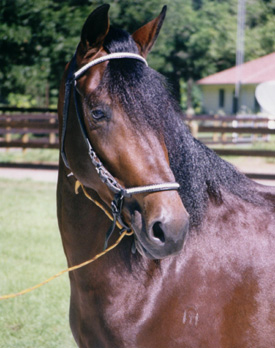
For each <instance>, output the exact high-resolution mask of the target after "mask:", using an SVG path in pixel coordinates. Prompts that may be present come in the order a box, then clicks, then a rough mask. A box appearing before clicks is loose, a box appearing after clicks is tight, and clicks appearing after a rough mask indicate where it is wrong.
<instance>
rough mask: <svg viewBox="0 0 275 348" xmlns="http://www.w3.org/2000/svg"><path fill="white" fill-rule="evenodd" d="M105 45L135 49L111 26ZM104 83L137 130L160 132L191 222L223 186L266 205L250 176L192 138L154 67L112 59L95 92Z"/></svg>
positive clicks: (195, 221)
mask: <svg viewBox="0 0 275 348" xmlns="http://www.w3.org/2000/svg"><path fill="white" fill-rule="evenodd" d="M104 48H105V49H106V51H107V52H109V53H113V52H133V53H138V48H137V45H136V43H135V42H134V40H133V39H132V37H131V35H129V34H128V33H127V32H125V31H124V30H121V29H115V28H113V27H110V31H109V33H108V35H107V37H106V38H105V42H104ZM103 88H104V89H105V88H107V90H108V92H109V95H110V97H111V99H112V102H114V103H119V104H120V105H122V106H123V108H124V110H125V111H126V112H127V113H128V114H129V115H131V122H134V124H135V123H136V125H138V127H136V129H137V132H140V133H141V132H142V130H144V127H150V129H152V130H153V131H155V132H159V133H161V134H162V135H163V136H164V138H165V142H166V146H167V149H168V154H169V160H170V166H171V169H172V171H173V173H174V175H175V178H176V181H177V182H178V183H179V184H180V190H179V193H180V196H181V199H182V201H183V204H184V206H185V208H186V210H187V211H188V213H189V214H190V222H191V225H192V226H198V225H199V224H200V223H201V222H202V219H203V216H204V213H205V211H206V208H207V206H208V202H209V200H210V199H211V200H212V201H214V202H215V203H216V204H222V203H223V193H222V192H229V193H232V194H233V195H235V196H237V197H239V198H241V199H242V200H244V201H246V202H250V203H253V204H257V205H266V206H270V201H268V200H267V199H266V197H265V196H264V195H263V194H261V193H260V192H259V191H257V190H256V189H255V187H256V186H255V185H254V183H253V182H252V181H251V180H250V179H248V178H247V177H246V176H245V175H244V174H242V173H240V172H239V171H238V170H237V169H236V168H235V167H234V166H232V165H231V164H229V163H228V162H226V161H224V160H222V159H221V158H220V157H219V156H217V155H216V154H215V153H214V152H213V151H212V150H211V149H209V148H207V147H206V146H205V145H203V144H202V143H201V142H200V141H198V140H196V139H194V138H193V136H192V135H191V134H190V132H189V130H188V128H187V126H186V125H185V124H184V122H183V120H182V114H181V110H180V108H179V106H178V103H177V102H176V101H175V98H174V97H173V96H172V93H171V89H170V86H169V85H168V84H167V82H166V80H165V79H164V77H163V76H161V75H160V74H158V73H157V72H156V71H154V70H153V69H151V68H147V67H146V66H145V65H144V64H143V63H142V62H139V61H135V60H132V59H131V60H130V59H129V60H124V59H121V60H112V61H110V62H109V64H108V67H107V69H106V71H105V73H104V76H103V79H102V82H101V85H100V86H99V87H98V92H99V93H100V90H101V89H103Z"/></svg>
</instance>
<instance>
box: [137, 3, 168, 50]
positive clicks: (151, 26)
mask: <svg viewBox="0 0 275 348" xmlns="http://www.w3.org/2000/svg"><path fill="white" fill-rule="evenodd" d="M166 10H167V6H163V8H162V11H161V13H160V15H159V16H158V17H157V18H155V19H153V20H152V21H151V22H149V23H147V24H145V25H144V26H143V27H141V28H139V29H138V30H137V31H135V32H134V33H133V34H132V37H133V39H134V40H135V42H136V43H137V45H138V47H139V51H140V54H141V55H142V56H143V57H146V56H147V54H148V53H149V51H150V50H151V48H152V47H153V45H154V43H155V41H156V39H157V37H158V34H159V32H160V29H161V27H162V24H163V21H164V18H165V15H166Z"/></svg>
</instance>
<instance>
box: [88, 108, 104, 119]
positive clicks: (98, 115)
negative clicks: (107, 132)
mask: <svg viewBox="0 0 275 348" xmlns="http://www.w3.org/2000/svg"><path fill="white" fill-rule="evenodd" d="M91 116H92V118H93V119H95V120H100V119H101V118H104V117H105V113H104V112H103V111H102V110H100V109H95V110H91Z"/></svg>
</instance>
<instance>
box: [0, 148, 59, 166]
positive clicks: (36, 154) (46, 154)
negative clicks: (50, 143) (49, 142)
mask: <svg viewBox="0 0 275 348" xmlns="http://www.w3.org/2000/svg"><path fill="white" fill-rule="evenodd" d="M58 156H59V151H58V150H53V149H26V150H24V151H23V150H21V149H8V150H5V149H3V150H1V152H0V162H7V163H14V162H16V163H29V162H30V163H57V162H58Z"/></svg>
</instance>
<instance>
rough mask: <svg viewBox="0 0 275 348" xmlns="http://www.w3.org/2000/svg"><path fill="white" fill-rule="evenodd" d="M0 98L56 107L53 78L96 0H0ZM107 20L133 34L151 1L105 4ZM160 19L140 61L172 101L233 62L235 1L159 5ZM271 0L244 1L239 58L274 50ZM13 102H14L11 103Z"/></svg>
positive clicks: (155, 1) (155, 4)
mask: <svg viewBox="0 0 275 348" xmlns="http://www.w3.org/2000/svg"><path fill="white" fill-rule="evenodd" d="M0 1H1V6H0V66H1V71H0V86H1V89H0V99H2V101H4V100H5V101H7V100H11V96H13V97H16V96H18V95H19V96H21V95H24V96H25V99H27V100H28V101H29V104H31V103H34V104H37V105H40V106H42V105H46V104H47V99H48V98H47V95H48V94H49V97H50V102H51V104H54V103H56V100H57V95H58V88H59V81H60V78H61V76H62V73H63V70H64V66H65V64H66V62H67V61H69V60H70V58H71V56H72V54H73V52H74V50H75V48H76V46H77V43H78V41H79V37H80V30H81V27H82V25H83V23H84V21H85V19H86V17H87V16H88V14H89V13H90V12H91V10H93V9H94V8H96V7H97V6H99V5H101V4H103V3H104V2H105V1H103V0H58V1H57V0H36V1H31V0H0ZM109 3H110V4H111V10H110V17H111V23H112V24H113V25H115V26H118V27H122V28H124V29H126V30H127V31H129V32H130V33H132V32H134V31H135V30H136V29H138V28H139V27H140V26H141V25H143V24H145V23H146V22H148V21H150V20H151V19H153V18H154V17H156V16H157V15H158V14H159V13H160V11H161V7H162V5H160V4H159V0H133V1H128V0H119V1H118V0H110V1H109ZM165 3H166V4H167V5H168V11H167V18H166V21H165V23H164V26H163V29H162V31H161V33H160V35H159V38H158V40H157V42H156V44H155V46H154V48H153V50H152V52H151V54H150V55H149V57H148V61H149V64H150V66H152V67H153V68H155V69H156V70H158V71H160V72H161V73H162V74H164V75H165V76H167V77H168V79H169V81H170V82H171V83H173V85H174V87H175V94H176V96H177V97H178V99H179V100H180V91H181V86H185V85H187V86H188V88H187V91H189V96H188V100H187V105H188V106H190V105H191V104H192V103H193V101H194V100H193V97H192V95H193V94H192V93H191V91H192V90H193V87H192V86H193V85H194V81H196V80H197V79H199V78H202V77H204V76H206V75H209V74H211V73H215V72H216V71H219V70H223V69H226V68H229V67H231V66H233V65H234V64H235V45H236V44H235V42H236V29H237V0H185V1H182V0H166V1H165ZM274 14H275V3H274V0H247V22H246V23H247V27H246V39H245V59H246V60H250V59H254V58H256V57H259V56H262V55H265V54H268V53H270V52H273V51H274V50H275V35H274V32H275V21H274ZM185 92H186V90H185ZM15 99H16V98H15Z"/></svg>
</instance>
